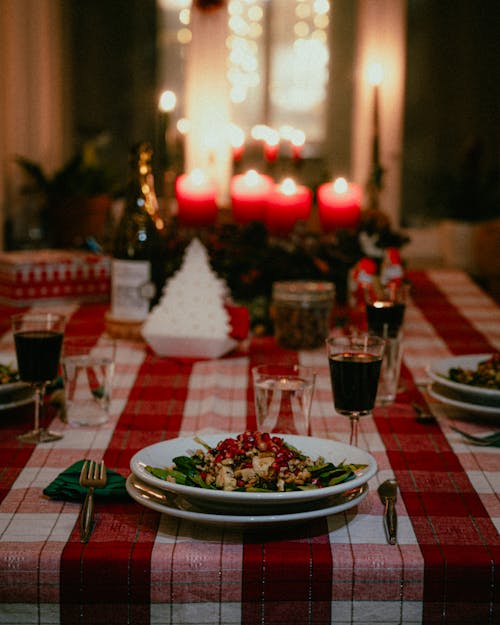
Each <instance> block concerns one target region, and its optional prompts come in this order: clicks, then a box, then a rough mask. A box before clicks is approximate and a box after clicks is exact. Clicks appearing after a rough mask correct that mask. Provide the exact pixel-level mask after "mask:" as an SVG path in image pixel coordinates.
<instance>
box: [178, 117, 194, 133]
mask: <svg viewBox="0 0 500 625" xmlns="http://www.w3.org/2000/svg"><path fill="white" fill-rule="evenodd" d="M190 128H191V122H190V121H189V119H186V118H185V117H181V119H179V121H178V122H177V130H178V131H179V133H180V134H181V135H187V133H188V132H189V130H190Z"/></svg>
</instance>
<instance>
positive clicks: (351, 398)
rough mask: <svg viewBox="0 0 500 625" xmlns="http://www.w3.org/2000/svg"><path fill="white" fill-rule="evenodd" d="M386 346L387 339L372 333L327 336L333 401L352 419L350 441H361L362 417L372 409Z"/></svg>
mask: <svg viewBox="0 0 500 625" xmlns="http://www.w3.org/2000/svg"><path fill="white" fill-rule="evenodd" d="M384 348H385V340H384V339H382V338H380V337H378V336H372V335H369V334H355V335H349V336H338V337H332V338H329V339H327V340H326V349H327V355H328V362H329V365H330V378H331V382H332V392H333V403H334V406H335V410H336V411H337V412H338V413H340V414H342V415H346V416H347V417H349V419H350V422H351V434H350V438H349V443H350V444H351V445H357V444H358V428H359V418H360V417H362V416H366V415H369V414H370V413H371V411H372V410H373V406H374V404H375V397H376V396H377V387H378V380H379V376H380V367H381V364H382V357H383V355H384Z"/></svg>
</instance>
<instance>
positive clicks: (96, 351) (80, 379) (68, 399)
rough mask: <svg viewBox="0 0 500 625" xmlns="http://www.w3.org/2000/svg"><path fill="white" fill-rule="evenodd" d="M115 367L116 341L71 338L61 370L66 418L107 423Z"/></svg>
mask: <svg viewBox="0 0 500 625" xmlns="http://www.w3.org/2000/svg"><path fill="white" fill-rule="evenodd" d="M114 368H115V343H114V341H112V340H101V341H100V342H98V343H96V344H93V343H91V342H90V340H89V339H80V340H78V339H75V338H72V339H68V340H67V341H65V344H64V347H63V358H62V371H63V381H64V395H65V404H64V410H65V420H66V421H67V422H68V423H70V424H72V425H87V426H95V425H101V424H103V423H106V421H107V420H108V418H109V405H110V401H111V392H112V384H113V375H114Z"/></svg>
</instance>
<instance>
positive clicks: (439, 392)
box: [427, 383, 500, 418]
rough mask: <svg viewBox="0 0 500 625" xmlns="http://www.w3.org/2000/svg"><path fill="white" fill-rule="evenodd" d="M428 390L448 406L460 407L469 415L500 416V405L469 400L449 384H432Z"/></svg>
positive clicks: (432, 395) (433, 396)
mask: <svg viewBox="0 0 500 625" xmlns="http://www.w3.org/2000/svg"><path fill="white" fill-rule="evenodd" d="M427 392H428V393H429V395H430V396H431V397H432V398H434V399H437V400H438V401H440V402H442V403H443V404H445V405H447V406H452V407H453V408H458V409H459V410H460V411H462V412H464V413H467V414H468V415H475V416H480V417H498V418H500V405H499V406H495V405H490V404H487V403H485V402H483V403H476V402H473V401H467V398H465V397H464V396H463V395H462V394H461V393H458V392H457V391H455V390H454V389H452V388H449V387H448V386H444V385H441V384H437V383H434V384H430V385H429V387H428V389H427Z"/></svg>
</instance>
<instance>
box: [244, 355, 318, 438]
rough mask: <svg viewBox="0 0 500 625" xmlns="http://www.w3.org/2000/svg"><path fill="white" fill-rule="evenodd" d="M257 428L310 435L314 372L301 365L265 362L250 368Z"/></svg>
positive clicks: (266, 430) (262, 430) (265, 430)
mask: <svg viewBox="0 0 500 625" xmlns="http://www.w3.org/2000/svg"><path fill="white" fill-rule="evenodd" d="M252 377H253V388H254V396H255V414H256V418H257V429H258V430H260V431H261V432H281V433H282V434H299V435H301V436H309V435H310V429H311V427H310V414H311V404H312V398H313V394H314V385H315V382H316V373H315V372H314V369H312V368H311V367H304V366H302V365H286V364H266V365H259V366H257V367H254V368H253V369H252Z"/></svg>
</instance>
